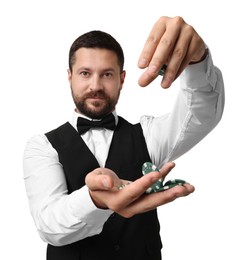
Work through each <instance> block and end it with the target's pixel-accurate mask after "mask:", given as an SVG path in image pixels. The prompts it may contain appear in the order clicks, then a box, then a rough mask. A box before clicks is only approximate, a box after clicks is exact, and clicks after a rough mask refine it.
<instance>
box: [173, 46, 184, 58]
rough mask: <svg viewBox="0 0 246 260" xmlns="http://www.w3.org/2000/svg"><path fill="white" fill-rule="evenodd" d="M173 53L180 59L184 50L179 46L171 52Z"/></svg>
mask: <svg viewBox="0 0 246 260" xmlns="http://www.w3.org/2000/svg"><path fill="white" fill-rule="evenodd" d="M173 55H174V56H175V57H176V58H178V59H182V58H183V57H184V56H185V52H184V50H183V49H181V48H176V49H175V50H174V52H173Z"/></svg>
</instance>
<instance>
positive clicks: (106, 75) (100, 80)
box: [68, 48, 125, 119]
mask: <svg viewBox="0 0 246 260" xmlns="http://www.w3.org/2000/svg"><path fill="white" fill-rule="evenodd" d="M68 79H69V82H70V86H71V91H72V96H73V100H74V103H75V105H76V111H77V112H79V113H82V114H84V115H86V116H88V117H91V118H98V119H99V118H102V117H104V116H105V115H107V114H109V113H110V112H112V111H113V110H114V109H115V105H116V104H117V102H118V99H119V95H120V91H121V89H122V86H123V83H124V79H125V72H122V73H120V67H119V65H118V62H117V56H116V54H115V53H114V52H112V51H109V50H106V49H98V48H96V49H93V48H80V49H78V50H77V51H76V53H75V63H74V65H73V67H72V72H71V71H70V70H68Z"/></svg>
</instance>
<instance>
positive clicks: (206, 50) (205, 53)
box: [189, 47, 209, 65]
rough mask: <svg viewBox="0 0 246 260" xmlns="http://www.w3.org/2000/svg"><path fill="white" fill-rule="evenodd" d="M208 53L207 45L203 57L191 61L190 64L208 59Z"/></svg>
mask: <svg viewBox="0 0 246 260" xmlns="http://www.w3.org/2000/svg"><path fill="white" fill-rule="evenodd" d="M208 53H209V51H208V48H207V47H206V48H205V50H204V53H203V55H202V57H201V58H200V59H199V60H197V61H191V62H190V63H189V65H192V64H196V63H199V62H202V61H203V60H205V59H206V57H207V56H208Z"/></svg>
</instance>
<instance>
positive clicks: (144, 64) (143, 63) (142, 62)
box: [138, 59, 147, 67]
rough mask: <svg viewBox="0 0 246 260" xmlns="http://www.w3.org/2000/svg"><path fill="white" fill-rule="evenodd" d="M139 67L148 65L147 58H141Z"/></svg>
mask: <svg viewBox="0 0 246 260" xmlns="http://www.w3.org/2000/svg"><path fill="white" fill-rule="evenodd" d="M138 65H139V67H146V66H147V60H146V59H141V60H140V61H139V63H138Z"/></svg>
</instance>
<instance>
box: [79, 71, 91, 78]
mask: <svg viewBox="0 0 246 260" xmlns="http://www.w3.org/2000/svg"><path fill="white" fill-rule="evenodd" d="M79 74H80V75H81V76H82V77H84V78H88V77H89V75H90V74H89V72H88V71H85V70H83V71H81V72H80V73H79Z"/></svg>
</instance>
